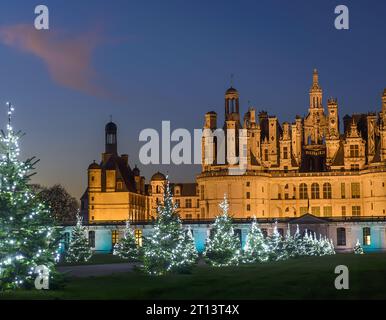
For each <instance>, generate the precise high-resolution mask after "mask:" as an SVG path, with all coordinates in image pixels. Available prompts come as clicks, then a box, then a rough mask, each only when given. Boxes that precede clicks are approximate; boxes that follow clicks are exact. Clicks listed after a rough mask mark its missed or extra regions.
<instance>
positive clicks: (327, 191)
mask: <svg viewBox="0 0 386 320" xmlns="http://www.w3.org/2000/svg"><path fill="white" fill-rule="evenodd" d="M323 198H324V199H331V198H332V192H331V184H330V183H328V182H326V183H324V184H323Z"/></svg>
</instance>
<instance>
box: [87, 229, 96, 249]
mask: <svg viewBox="0 0 386 320" xmlns="http://www.w3.org/2000/svg"><path fill="white" fill-rule="evenodd" d="M88 244H89V246H90V247H91V248H95V231H89V232H88Z"/></svg>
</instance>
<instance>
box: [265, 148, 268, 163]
mask: <svg viewBox="0 0 386 320" xmlns="http://www.w3.org/2000/svg"><path fill="white" fill-rule="evenodd" d="M264 161H268V149H264Z"/></svg>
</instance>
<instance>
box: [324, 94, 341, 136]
mask: <svg viewBox="0 0 386 320" xmlns="http://www.w3.org/2000/svg"><path fill="white" fill-rule="evenodd" d="M327 109H328V136H329V137H330V139H338V138H339V118H338V101H337V99H334V98H330V99H328V103H327Z"/></svg>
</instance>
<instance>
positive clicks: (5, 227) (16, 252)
mask: <svg viewBox="0 0 386 320" xmlns="http://www.w3.org/2000/svg"><path fill="white" fill-rule="evenodd" d="M7 105H8V124H7V129H6V131H1V133H2V134H1V135H0V290H6V289H15V288H19V287H24V288H30V287H32V286H33V283H34V280H35V278H36V276H37V274H35V268H36V267H37V266H40V265H44V266H45V267H46V268H48V270H49V272H50V276H49V280H50V282H51V280H53V279H54V278H55V276H56V275H57V273H56V272H55V268H54V266H55V262H56V261H57V260H58V258H59V251H58V249H59V240H60V237H59V231H60V230H59V228H58V227H56V226H55V225H54V219H53V216H52V214H51V212H50V211H49V210H48V209H47V207H46V206H45V205H44V204H43V203H41V202H40V201H39V198H38V197H37V196H36V195H35V194H34V193H33V192H32V190H31V187H30V185H29V180H30V176H31V175H32V173H31V172H32V171H33V170H34V165H35V164H36V163H37V162H38V161H36V160H35V158H30V159H28V160H26V161H20V160H19V159H18V158H19V152H20V150H19V146H18V142H19V139H20V137H21V136H22V134H21V132H20V131H19V132H14V130H13V128H12V126H11V115H12V113H13V107H12V106H11V105H10V104H9V103H7Z"/></svg>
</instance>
